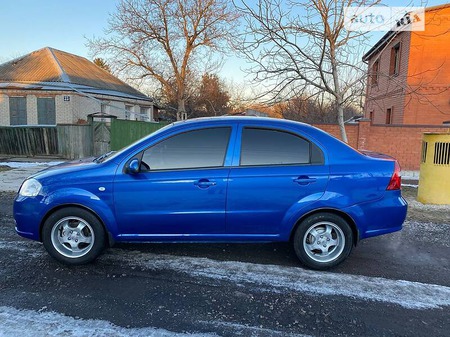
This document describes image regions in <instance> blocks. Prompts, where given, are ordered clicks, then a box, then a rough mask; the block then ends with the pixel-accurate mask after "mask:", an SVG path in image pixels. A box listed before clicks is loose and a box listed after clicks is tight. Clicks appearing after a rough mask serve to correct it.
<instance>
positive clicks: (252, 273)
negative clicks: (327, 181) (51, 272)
mask: <svg viewBox="0 0 450 337" xmlns="http://www.w3.org/2000/svg"><path fill="white" fill-rule="evenodd" d="M102 259H113V260H114V262H115V263H117V260H118V261H120V262H121V263H128V264H131V265H135V266H137V267H140V268H142V269H144V270H145V269H146V270H167V269H169V270H173V271H176V272H180V273H184V274H188V275H190V276H192V277H201V278H209V279H212V280H217V281H228V282H232V283H233V284H245V285H246V286H251V287H252V286H253V287H255V288H256V289H257V290H259V291H264V292H279V293H284V292H292V291H294V292H299V293H307V294H313V295H324V296H346V297H351V298H356V299H360V300H369V301H377V302H385V303H392V304H398V305H400V306H402V307H404V308H409V309H436V308H444V307H450V287H445V286H440V285H435V284H424V283H419V282H411V281H404V280H391V279H385V278H381V277H368V276H361V275H350V274H337V273H331V272H317V271H312V270H305V269H302V268H296V267H286V266H277V265H261V264H253V263H245V262H235V261H216V260H211V259H207V258H193V257H183V256H171V255H161V254H158V255H155V254H151V253H141V252H138V251H134V252H130V251H126V250H121V249H112V250H110V251H109V252H108V253H107V254H105V255H104V256H103V257H102ZM349 285H351V286H350V287H349ZM437 294H439V296H437Z"/></svg>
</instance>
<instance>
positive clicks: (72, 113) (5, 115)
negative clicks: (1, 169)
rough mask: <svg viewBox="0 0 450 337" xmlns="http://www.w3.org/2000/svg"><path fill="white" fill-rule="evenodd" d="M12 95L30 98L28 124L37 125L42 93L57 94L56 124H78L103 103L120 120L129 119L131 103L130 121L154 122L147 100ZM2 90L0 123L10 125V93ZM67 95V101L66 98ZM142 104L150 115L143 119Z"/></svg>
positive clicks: (62, 93) (59, 95) (19, 92)
mask: <svg viewBox="0 0 450 337" xmlns="http://www.w3.org/2000/svg"><path fill="white" fill-rule="evenodd" d="M8 94H10V95H11V96H26V98H27V124H28V125H37V123H38V115H37V97H41V96H42V94H47V95H49V96H52V97H55V110H56V123H57V124H77V123H85V122H87V120H88V118H87V116H88V115H89V114H93V113H97V112H100V111H101V105H102V104H101V103H102V102H103V103H104V104H105V105H104V106H105V110H104V112H105V113H107V114H111V115H115V116H117V118H119V119H126V110H125V106H126V105H128V106H131V107H132V108H131V115H130V117H129V119H131V120H145V121H150V122H152V121H153V104H152V103H151V102H148V101H144V100H136V99H123V100H122V99H121V98H114V99H111V98H112V97H110V96H103V95H96V97H95V98H94V97H93V96H83V95H82V94H79V93H70V92H61V91H59V92H54V91H53V92H49V91H46V92H40V91H33V92H30V91H26V92H24V91H14V92H8ZM8 94H5V93H1V92H0V125H3V126H9V125H10V112H9V95H8ZM65 97H66V98H67V97H68V100H67V99H66V100H65V99H64V98H65ZM141 107H144V108H147V112H148V114H147V118H144V119H142V118H141V116H140V115H139V114H140V112H141Z"/></svg>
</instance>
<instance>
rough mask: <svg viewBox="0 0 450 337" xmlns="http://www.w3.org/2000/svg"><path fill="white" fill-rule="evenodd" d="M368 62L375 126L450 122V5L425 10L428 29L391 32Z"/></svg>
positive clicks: (368, 113) (368, 108) (369, 108)
mask: <svg viewBox="0 0 450 337" xmlns="http://www.w3.org/2000/svg"><path fill="white" fill-rule="evenodd" d="M363 61H364V62H367V63H368V74H369V76H368V82H367V92H366V104H365V118H368V119H370V120H371V121H372V123H373V124H408V125H414V124H415V125H442V124H443V123H444V122H449V123H450V4H445V5H440V6H435V7H429V8H426V10H425V30H424V31H401V32H395V31H390V32H388V33H387V34H385V35H384V36H383V37H382V38H381V39H380V40H379V41H378V42H377V43H376V44H375V45H374V46H373V47H372V48H371V49H370V50H369V51H368V52H367V53H366V54H365V55H364V56H363Z"/></svg>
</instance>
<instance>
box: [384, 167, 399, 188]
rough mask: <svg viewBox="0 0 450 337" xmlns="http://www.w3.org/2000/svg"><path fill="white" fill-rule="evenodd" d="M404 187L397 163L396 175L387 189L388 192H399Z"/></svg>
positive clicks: (394, 174)
mask: <svg viewBox="0 0 450 337" xmlns="http://www.w3.org/2000/svg"><path fill="white" fill-rule="evenodd" d="M401 187H402V177H401V176H400V165H399V164H398V162H397V161H395V165H394V173H393V174H392V177H391V181H390V182H389V185H388V186H387V187H386V190H387V191H393V190H399V189H400V188H401Z"/></svg>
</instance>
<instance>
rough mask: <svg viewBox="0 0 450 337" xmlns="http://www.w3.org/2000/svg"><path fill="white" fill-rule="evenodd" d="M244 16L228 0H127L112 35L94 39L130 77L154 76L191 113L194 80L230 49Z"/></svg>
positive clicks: (110, 30)
mask: <svg viewBox="0 0 450 337" xmlns="http://www.w3.org/2000/svg"><path fill="white" fill-rule="evenodd" d="M238 17H239V14H238V12H237V11H236V10H235V8H234V6H233V5H232V4H230V3H229V2H228V1H227V0H122V1H121V2H120V3H119V4H118V6H117V12H115V13H114V14H112V15H111V17H110V20H109V26H108V30H107V31H106V37H104V38H97V39H93V40H90V41H89V43H88V45H89V47H90V48H91V50H92V51H93V52H94V54H95V55H98V54H102V55H104V54H107V55H108V56H109V57H110V58H111V59H114V60H115V62H116V63H117V64H118V65H119V70H120V71H126V72H127V75H128V76H129V77H130V78H134V79H146V78H152V79H154V80H156V81H158V82H159V83H160V85H161V86H162V88H163V91H164V92H166V93H168V94H169V95H170V96H172V97H176V101H177V105H178V107H177V119H182V118H183V116H185V111H186V109H185V101H186V98H187V88H186V87H187V85H188V79H189V77H190V76H191V74H192V73H193V72H195V71H197V67H198V66H199V65H201V64H202V65H204V64H205V63H207V60H211V59H213V58H214V57H213V56H212V55H213V53H214V52H224V51H225V50H226V42H227V41H228V40H229V39H230V37H231V36H232V33H233V31H234V29H235V28H236V27H237V26H238V25H237V24H236V21H237V20H238Z"/></svg>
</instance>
